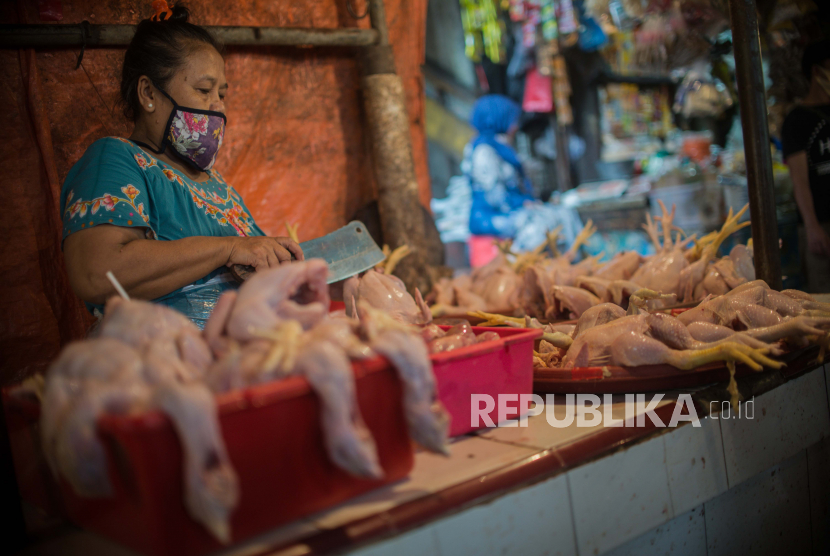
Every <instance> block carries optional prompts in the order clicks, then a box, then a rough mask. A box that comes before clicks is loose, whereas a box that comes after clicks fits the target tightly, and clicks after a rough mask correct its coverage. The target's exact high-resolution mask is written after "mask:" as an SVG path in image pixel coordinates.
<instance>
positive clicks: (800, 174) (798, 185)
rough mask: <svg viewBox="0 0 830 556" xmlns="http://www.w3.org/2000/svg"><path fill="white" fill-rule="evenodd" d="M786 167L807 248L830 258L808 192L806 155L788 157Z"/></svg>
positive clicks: (829, 243) (829, 239)
mask: <svg viewBox="0 0 830 556" xmlns="http://www.w3.org/2000/svg"><path fill="white" fill-rule="evenodd" d="M787 166H788V167H789V169H790V178H791V179H792V180H793V193H794V194H795V202H796V204H798V210H799V212H801V218H802V219H804V228H805V231H806V232H807V248H808V249H809V250H810V251H811V252H813V253H815V254H816V255H821V254H824V255H826V256H828V257H830V237H828V235H827V232H825V231H824V229H823V228H822V227H821V225H820V224H819V221H818V218H816V209H815V206H814V205H813V193H812V192H811V191H810V176H809V173H808V170H807V153H806V152H805V151H798V152H797V153H795V154H792V155H790V156H788V157H787Z"/></svg>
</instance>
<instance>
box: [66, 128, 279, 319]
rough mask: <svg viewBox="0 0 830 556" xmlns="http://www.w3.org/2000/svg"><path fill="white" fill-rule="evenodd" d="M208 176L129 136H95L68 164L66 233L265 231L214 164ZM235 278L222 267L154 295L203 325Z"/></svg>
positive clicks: (161, 236) (162, 235)
mask: <svg viewBox="0 0 830 556" xmlns="http://www.w3.org/2000/svg"><path fill="white" fill-rule="evenodd" d="M208 176H209V178H210V179H208V180H207V181H205V182H202V183H199V182H196V181H193V180H191V179H190V178H188V177H187V176H186V175H185V174H183V173H182V172H180V171H178V170H176V169H174V168H173V167H172V166H169V165H168V164H166V163H164V162H162V161H161V160H158V159H156V158H155V157H153V156H152V155H150V154H148V153H146V152H145V151H143V150H142V149H141V148H140V147H138V145H136V144H135V143H133V142H132V141H129V140H127V139H122V138H120V137H107V138H105V139H100V140H98V141H96V142H95V143H93V144H92V145H91V146H90V147H89V149H87V151H86V153H84V155H83V157H81V159H80V160H79V161H78V162H77V163H76V164H75V165H74V166H73V167H72V169H71V170H70V171H69V174H68V175H67V177H66V181H64V184H63V188H62V189H61V205H60V206H61V207H62V211H63V239H66V237H67V236H68V235H69V234H71V233H74V232H77V231H79V230H83V229H86V228H91V227H93V226H97V225H99V224H112V225H114V226H125V227H131V228H145V229H146V230H147V232H146V234H147V237H148V238H150V239H156V240H161V241H172V240H175V239H182V238H186V237H192V236H234V235H238V236H262V235H265V234H264V232H263V231H262V230H261V229H260V228H259V226H257V224H256V222H254V219H253V218H252V217H251V214H250V212H249V211H248V208H247V207H246V206H245V203H244V201H243V200H242V197H240V195H239V193H237V192H236V191H235V190H234V189H233V187H231V186H230V185H228V184H227V183H226V182H225V180H224V179H222V176H221V175H220V174H219V172H217V171H216V170H209V171H208ZM232 284H233V282H232V279H231V277H230V274H229V272H228V271H227V269H226V268H225V267H221V268H218V269H216V270H214V271H213V272H211V273H210V274H208V275H207V276H204V277H202V278H200V279H199V280H197V281H196V282H194V283H193V284H191V285H190V286H185V287H184V288H181V289H179V290H176V291H174V292H171V293H169V294H167V295H165V296H163V297H160V298H158V299H155V300H154V301H156V302H160V303H165V304H166V305H171V306H173V307H176V308H177V309H180V310H182V311H183V312H185V314H187V315H188V316H189V317H191V318H193V319H194V321H195V322H196V323H197V324H199V325H203V324H204V320H205V319H206V318H207V316H208V315H209V312H210V310H212V303H211V300H212V299H213V298H218V295H219V294H220V293H221V291H222V290H224V289H228V288H229V287H232ZM197 292H198V293H197ZM213 302H214V303H215V299H213ZM87 307H88V308H89V309H90V310H93V309H95V308H98V309H100V307H96V306H94V305H91V304H87Z"/></svg>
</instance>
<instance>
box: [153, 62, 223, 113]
mask: <svg viewBox="0 0 830 556" xmlns="http://www.w3.org/2000/svg"><path fill="white" fill-rule="evenodd" d="M227 92H228V82H227V81H226V80H225V60H223V59H222V56H220V55H219V53H218V52H216V50H215V49H214V48H213V47H211V46H205V47H204V48H199V49H197V50H196V51H194V52H193V53H192V54H191V55H190V56H188V58H187V62H186V63H185V65H184V66H183V67H182V68H181V69H179V71H177V72H176V73H175V75H173V78H172V79H171V80H170V82H169V83H168V84H167V94H169V95H170V96H171V97H173V99H175V101H176V102H177V103H178V104H179V105H181V106H186V107H188V108H196V109H198V110H214V111H216V112H222V113H224V112H225V94H226V93H227ZM160 96H161V95H160ZM162 98H164V97H162ZM165 100H167V99H165ZM171 108H172V106H171Z"/></svg>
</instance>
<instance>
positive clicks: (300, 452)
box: [3, 359, 414, 555]
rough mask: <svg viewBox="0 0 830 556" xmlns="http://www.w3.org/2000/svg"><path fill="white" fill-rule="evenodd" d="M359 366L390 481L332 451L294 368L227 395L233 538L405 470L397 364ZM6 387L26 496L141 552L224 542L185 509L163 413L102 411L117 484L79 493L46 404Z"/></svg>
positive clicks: (175, 449) (368, 416)
mask: <svg viewBox="0 0 830 556" xmlns="http://www.w3.org/2000/svg"><path fill="white" fill-rule="evenodd" d="M355 377H356V386H357V397H358V403H359V405H360V410H361V413H362V415H363V418H364V420H365V421H366V425H367V426H368V427H369V430H370V431H371V432H372V436H373V437H374V439H375V442H376V444H377V448H378V455H379V458H380V463H381V466H382V467H383V469H384V471H385V474H386V477H385V479H384V481H368V480H362V479H357V478H354V477H352V476H350V475H348V474H346V473H345V472H343V471H341V470H340V469H338V468H336V467H335V466H334V464H332V463H331V462H330V460H329V458H328V456H327V455H326V453H325V449H324V447H323V439H322V432H321V430H320V424H319V423H320V420H319V404H318V399H317V396H316V395H314V394H313V393H312V391H311V389H310V387H309V385H308V383H307V381H306V380H305V379H302V378H299V377H292V378H289V379H287V380H284V381H281V382H275V383H269V384H263V385H260V386H256V387H254V388H250V389H247V390H244V391H240V392H236V393H231V394H228V395H225V396H222V397H220V398H219V415H220V417H219V419H220V424H221V427H222V434H223V437H224V438H225V443H226V445H227V449H228V453H229V456H230V459H231V462H232V463H233V466H234V469H236V472H237V474H238V476H239V482H240V492H241V497H240V501H239V505H238V507H237V508H236V510H235V511H234V513H233V516H232V519H231V529H232V538H233V541H234V542H238V541H241V540H243V539H246V538H248V537H250V536H252V535H255V534H258V533H261V532H264V531H266V530H269V529H272V528H274V527H276V526H278V525H280V524H282V523H286V522H288V521H292V520H295V519H297V518H300V517H302V516H305V515H308V514H311V513H313V512H316V511H319V510H322V509H324V508H327V507H329V506H332V505H334V504H337V503H339V502H342V501H344V500H346V499H348V498H351V497H353V496H356V495H358V494H361V493H363V492H366V491H368V490H371V489H374V488H377V487H379V486H381V485H383V484H387V483H390V482H393V481H396V480H399V479H401V478H403V477H405V476H406V475H408V474H409V471H410V470H411V469H412V465H413V462H414V460H413V453H412V444H411V442H410V439H409V434H408V432H407V425H406V421H405V418H404V414H403V410H402V404H401V385H400V382H399V380H398V378H397V375H396V373H395V372H394V371H393V370H392V369H391V368H390V367H389V365H388V364H387V363H386V362H385V361H384V360H381V359H376V360H371V361H366V362H362V363H356V364H355ZM3 395H4V406H5V407H6V408H7V409H6V412H7V419H8V426H9V431H10V440H11V443H12V450H13V456H14V463H15V469H16V472H17V476H18V478H19V483H20V488H21V493H22V495H23V497H24V499H26V500H27V501H29V502H32V503H34V504H36V505H38V506H41V507H43V508H44V509H46V510H47V511H49V510H51V511H53V512H54V511H55V510H56V509H60V508H61V506H62V510H63V511H62V513H63V514H64V515H66V516H67V517H68V518H69V519H70V520H72V521H73V522H75V523H77V524H78V525H80V526H82V527H85V528H87V529H89V530H92V531H95V532H97V533H100V534H101V535H104V536H106V537H109V538H111V539H113V540H115V541H117V542H119V543H122V544H124V545H127V546H129V547H131V548H133V549H135V550H138V551H139V552H142V553H145V554H160V555H197V554H204V553H206V552H210V551H215V550H218V549H220V548H221V545H220V544H219V543H218V542H217V541H216V540H214V539H213V537H211V536H210V535H209V534H208V533H207V531H206V530H205V529H204V528H203V527H202V526H201V525H199V524H198V523H196V522H195V521H193V520H192V519H191V518H190V516H189V515H188V514H187V511H186V510H185V507H184V503H183V480H182V479H183V475H182V452H181V448H180V445H179V440H178V438H177V436H176V434H175V432H174V429H173V427H172V424H171V423H170V421H169V420H168V419H167V417H166V416H164V415H163V414H161V413H148V414H145V415H142V416H139V417H115V416H105V417H102V418H101V419H100V420H99V422H98V432H99V435H100V436H101V438H102V440H103V441H104V443H105V445H106V446H107V451H108V458H109V472H110V478H111V480H112V483H113V488H114V492H115V495H114V496H113V497H112V498H106V499H89V498H80V497H78V496H76V495H75V494H74V492H73V491H72V489H71V488H70V487H69V486H68V485H67V484H66V483H65V482H64V481H60V485H59V487H58V488H55V486H54V481H53V480H52V477H51V473H50V472H49V470H48V469H47V468H46V466H45V464H44V461H43V456H42V452H41V450H40V442H39V433H38V430H37V429H38V426H37V420H38V414H39V407H38V406H37V405H36V404H34V403H32V402H26V401H21V400H16V399H15V398H12V397H10V396H8V395H7V392H5V391H4V393H3Z"/></svg>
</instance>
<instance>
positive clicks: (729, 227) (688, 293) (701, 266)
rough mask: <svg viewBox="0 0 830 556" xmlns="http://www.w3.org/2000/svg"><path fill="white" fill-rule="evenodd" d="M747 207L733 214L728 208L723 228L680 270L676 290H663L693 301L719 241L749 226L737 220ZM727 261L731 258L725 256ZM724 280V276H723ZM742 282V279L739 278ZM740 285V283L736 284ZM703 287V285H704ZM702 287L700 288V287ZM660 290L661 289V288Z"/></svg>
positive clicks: (715, 252) (685, 300) (747, 223)
mask: <svg viewBox="0 0 830 556" xmlns="http://www.w3.org/2000/svg"><path fill="white" fill-rule="evenodd" d="M748 208H749V205H746V206H744V208H742V209H741V210H740V211H739V212H738V214H735V215H733V214H732V209H729V215H728V216H727V218H726V223H725V224H724V225H723V228H721V230H720V231H719V232H718V233H717V234H715V235H714V237H713V238H712V240H711V242H710V243H708V244H707V245H706V246H705V247H704V248H703V252H702V253H701V256H700V258H699V259H698V260H696V261H695V262H693V263H691V264H690V265H688V266H687V267H685V268H684V269H683V270H682V271H681V272H680V281H679V283H678V290H677V291H674V290H671V291H665V293H677V295H678V298H680V299H682V300H683V302H684V303H687V302H690V301H694V300H695V292H696V291H698V293H702V292H700V291H699V290H698V286H699V285H700V284H702V282H703V281H704V277H705V276H706V273H707V267H708V265H709V263H710V262H711V261H712V260H713V259H714V258H715V256H716V255H717V252H718V249H720V246H721V243H723V242H724V240H726V238H727V237H729V236H730V235H732V234H733V233H734V232H737V231H738V230H740V229H741V228H744V227H746V226H749V222H744V223H743V224H739V223H738V221H739V220H740V219H741V217H742V216H743V214H744V212H746V210H747V209H748ZM673 215H674V208H672V216H673ZM725 258H726V259H727V260H728V261H730V264H731V259H729V258H728V257H725ZM724 271H725V272H727V273H728V272H730V271H729V269H726V268H725V269H724ZM733 275H734V272H732V275H730V277H729V278H733ZM734 278H735V279H736V280H739V279H738V278H737V277H734ZM724 280H726V277H724ZM740 282H743V280H740ZM737 285H740V283H738V284H736V286H733V287H737ZM704 287H705V286H704ZM701 289H702V288H701ZM661 291H662V290H661Z"/></svg>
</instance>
